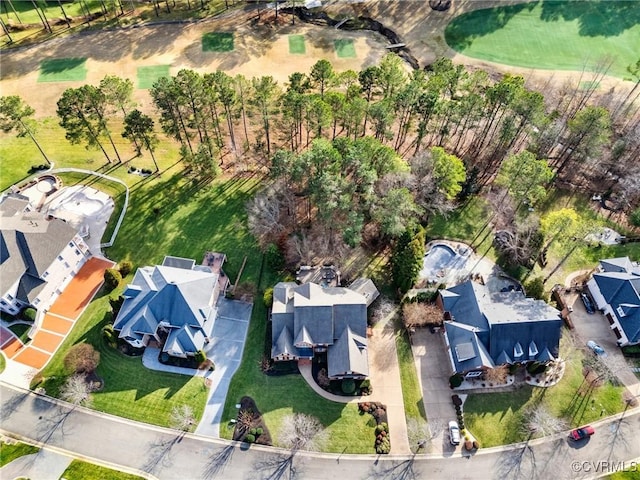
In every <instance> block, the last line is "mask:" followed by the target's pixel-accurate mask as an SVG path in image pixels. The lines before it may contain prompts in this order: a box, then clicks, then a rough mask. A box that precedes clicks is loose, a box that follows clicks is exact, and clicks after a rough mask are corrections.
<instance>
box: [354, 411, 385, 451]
mask: <svg viewBox="0 0 640 480" xmlns="http://www.w3.org/2000/svg"><path fill="white" fill-rule="evenodd" d="M358 410H360V414H361V415H364V414H365V413H368V414H370V415H373V418H374V419H375V421H376V424H377V426H376V429H375V431H374V432H375V435H376V439H375V447H376V453H389V452H390V451H391V439H390V438H389V424H388V423H387V407H386V406H385V405H383V404H382V403H379V402H360V403H358Z"/></svg>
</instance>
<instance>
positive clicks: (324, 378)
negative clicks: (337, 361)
mask: <svg viewBox="0 0 640 480" xmlns="http://www.w3.org/2000/svg"><path fill="white" fill-rule="evenodd" d="M316 380H317V382H318V385H319V386H320V387H321V388H324V389H325V390H326V389H327V388H329V385H331V380H329V376H328V375H327V369H326V368H321V369H320V370H319V371H318V378H317V379H316ZM354 389H355V385H354Z"/></svg>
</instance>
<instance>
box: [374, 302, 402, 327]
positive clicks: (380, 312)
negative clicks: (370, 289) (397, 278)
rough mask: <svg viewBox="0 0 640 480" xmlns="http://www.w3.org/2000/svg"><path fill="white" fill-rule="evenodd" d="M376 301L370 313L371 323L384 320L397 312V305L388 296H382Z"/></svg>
mask: <svg viewBox="0 0 640 480" xmlns="http://www.w3.org/2000/svg"><path fill="white" fill-rule="evenodd" d="M376 303H377V305H376V306H375V308H374V310H373V313H372V314H371V324H372V325H376V324H377V323H379V322H382V321H386V320H388V319H390V318H391V317H393V316H394V315H395V314H396V313H397V312H398V306H397V305H396V304H395V303H394V302H393V301H392V300H391V299H389V298H388V297H385V296H382V297H380V298H379V299H378V301H377V302H376Z"/></svg>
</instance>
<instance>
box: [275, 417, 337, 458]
mask: <svg viewBox="0 0 640 480" xmlns="http://www.w3.org/2000/svg"><path fill="white" fill-rule="evenodd" d="M326 437H327V433H326V430H325V429H324V427H323V426H322V424H321V423H320V421H319V420H318V419H317V418H315V417H312V416H311V415H305V414H304V413H294V414H293V415H287V416H286V417H285V418H284V419H283V420H282V430H281V431H280V443H281V444H282V445H284V446H285V447H287V448H290V449H292V450H317V449H318V448H320V446H321V445H322V444H323V443H324V442H325V440H326Z"/></svg>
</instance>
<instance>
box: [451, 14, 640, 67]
mask: <svg viewBox="0 0 640 480" xmlns="http://www.w3.org/2000/svg"><path fill="white" fill-rule="evenodd" d="M445 39H446V41H447V43H448V44H449V46H451V48H453V49H454V50H456V51H458V52H460V53H463V54H465V55H468V56H470V57H474V58H480V59H483V60H490V61H493V62H498V63H506V64H508V65H516V66H521V67H530V68H544V69H554V70H582V69H583V68H584V66H585V64H586V65H587V69H589V70H593V69H594V68H595V67H596V64H597V63H598V62H599V61H601V60H602V59H604V58H606V59H610V60H612V61H613V65H612V66H611V69H610V71H609V73H610V74H612V75H615V76H618V77H622V78H625V77H627V76H628V73H627V71H626V68H627V66H628V65H632V64H635V62H636V61H637V60H638V45H640V8H638V5H637V3H636V2H613V1H612V2H608V1H574V2H564V1H562V2H551V1H546V2H532V3H525V4H518V5H509V6H501V7H495V8H490V9H482V10H476V11H472V12H468V13H465V14H462V15H460V16H459V17H456V18H454V19H453V20H452V21H451V23H449V25H447V28H446V30H445Z"/></svg>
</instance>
